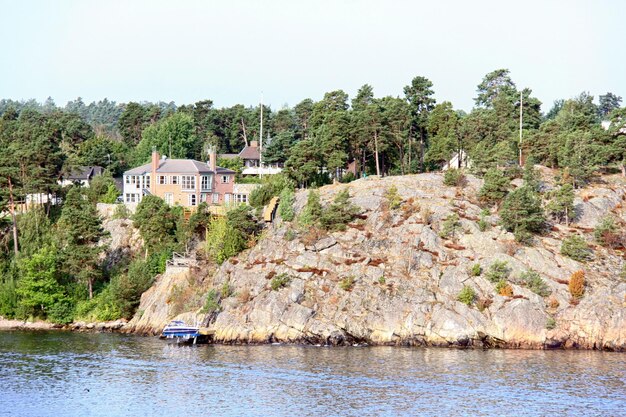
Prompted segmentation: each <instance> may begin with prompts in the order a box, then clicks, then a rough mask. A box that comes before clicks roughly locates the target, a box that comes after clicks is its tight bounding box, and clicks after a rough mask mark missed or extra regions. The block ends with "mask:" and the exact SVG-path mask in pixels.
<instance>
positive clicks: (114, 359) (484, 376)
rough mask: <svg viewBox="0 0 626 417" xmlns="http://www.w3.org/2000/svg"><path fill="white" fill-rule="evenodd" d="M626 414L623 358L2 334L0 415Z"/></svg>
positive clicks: (615, 355) (591, 354)
mask: <svg viewBox="0 0 626 417" xmlns="http://www.w3.org/2000/svg"><path fill="white" fill-rule="evenodd" d="M190 414H204V415H220V416H396V415H412V416H413V415H432V416H440V415H489V416H497V415H509V416H522V415H532V416H536V415H603V416H618V415H622V416H624V415H626V354H623V353H609V352H586V351H519V350H515V351H514V350H488V351H483V350H452V349H423V348H392V347H370V348H324V347H305V346H195V347H177V346H172V345H168V344H167V343H165V342H163V341H161V340H158V339H157V338H144V337H137V336H127V335H118V334H79V333H67V332H0V415H1V416H156V415H159V416H162V415H168V416H188V415H190Z"/></svg>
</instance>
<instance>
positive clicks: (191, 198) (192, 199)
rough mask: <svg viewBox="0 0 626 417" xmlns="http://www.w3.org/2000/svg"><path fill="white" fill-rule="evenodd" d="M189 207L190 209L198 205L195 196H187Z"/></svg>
mask: <svg viewBox="0 0 626 417" xmlns="http://www.w3.org/2000/svg"><path fill="white" fill-rule="evenodd" d="M189 205H190V206H191V207H193V206H197V205H198V200H196V195H195V194H189Z"/></svg>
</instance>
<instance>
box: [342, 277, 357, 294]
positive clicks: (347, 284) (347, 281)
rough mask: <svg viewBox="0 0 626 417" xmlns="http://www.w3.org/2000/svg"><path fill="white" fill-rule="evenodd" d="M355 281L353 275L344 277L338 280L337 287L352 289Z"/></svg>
mask: <svg viewBox="0 0 626 417" xmlns="http://www.w3.org/2000/svg"><path fill="white" fill-rule="evenodd" d="M355 282H356V280H355V279H354V277H353V276H349V277H345V278H344V279H342V280H341V281H340V282H339V288H341V289H342V290H344V291H352V288H354V284H355Z"/></svg>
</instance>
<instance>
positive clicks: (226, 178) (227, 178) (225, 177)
mask: <svg viewBox="0 0 626 417" xmlns="http://www.w3.org/2000/svg"><path fill="white" fill-rule="evenodd" d="M229 182H230V175H222V184H227V183H229Z"/></svg>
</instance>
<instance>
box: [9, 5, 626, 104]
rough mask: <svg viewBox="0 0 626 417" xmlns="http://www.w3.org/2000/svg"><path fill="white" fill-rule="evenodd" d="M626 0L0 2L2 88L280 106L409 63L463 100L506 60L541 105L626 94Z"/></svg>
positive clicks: (445, 95)
mask: <svg viewBox="0 0 626 417" xmlns="http://www.w3.org/2000/svg"><path fill="white" fill-rule="evenodd" d="M624 22H626V1H620V0H614V1H610V0H604V1H602V0H596V1H579V0H568V1H560V0H552V1H551V0H543V1H539V0H531V1H523V0H521V1H517V2H512V1H505V0H492V1H468V0H459V1H435V0H432V1H427V2H426V1H391V0H388V1H356V0H344V1H339V0H336V1H325V0H316V1H296V0H291V1H272V0H263V1H261V0H258V1H230V0H229V1H226V0H223V1H173V0H172V1H155V0H145V1H137V0H135V1H132V0H126V1H118V0H112V1H111V0H107V1H102V0H95V1H92V0H81V1H70V0H57V1H28V0H21V1H18V0H0V39H2V47H1V48H0V56H1V57H2V59H1V61H0V98H12V99H28V98H35V99H37V100H40V101H43V100H44V99H45V98H46V97H48V96H52V97H53V98H54V100H55V101H56V103H57V104H59V105H64V104H65V103H66V102H67V101H68V100H70V99H74V98H76V97H78V96H81V97H83V99H84V100H85V101H86V102H90V101H92V100H99V99H102V98H104V97H108V98H109V99H111V100H115V101H118V102H127V101H131V100H132V101H141V100H149V101H159V100H162V101H171V100H174V101H176V103H177V104H185V103H193V102H195V101H197V100H200V99H207V98H208V99H212V100H213V101H214V102H215V104H216V105H217V106H218V107H222V106H230V105H233V104H236V103H242V104H246V105H253V104H256V103H258V101H259V99H260V97H261V92H263V96H264V98H265V102H266V103H269V104H270V105H271V106H272V107H273V108H274V109H278V108H281V107H282V106H283V104H289V105H290V106H293V105H295V104H297V103H298V102H299V101H300V100H302V99H304V98H307V97H310V98H312V99H314V100H319V99H320V98H321V97H322V96H323V94H324V93H325V92H327V91H331V90H334V89H343V90H344V91H346V92H347V93H348V94H350V96H351V97H352V96H353V95H354V94H355V93H356V91H357V89H358V88H359V87H360V86H361V85H362V84H364V83H368V84H371V85H372V86H373V87H374V92H375V94H376V95H377V96H383V95H394V96H396V95H402V94H403V92H402V89H403V87H404V86H405V85H407V84H408V83H409V82H410V81H411V79H412V78H413V77H414V76H416V75H422V76H425V77H427V78H429V79H430V80H432V81H433V83H434V90H435V95H436V98H437V100H438V101H439V102H441V101H444V100H449V101H452V103H453V104H454V106H455V107H456V108H462V109H465V110H470V109H471V107H472V105H473V97H475V90H476V85H477V84H478V83H479V82H480V81H481V79H482V77H483V76H484V75H485V74H486V73H488V72H490V71H492V70H494V69H497V68H508V69H510V70H511V76H512V78H513V80H514V81H515V82H516V84H517V85H518V87H530V88H532V89H533V91H534V95H535V96H537V97H538V98H539V99H540V100H542V101H543V102H544V106H543V110H544V111H547V110H548V109H549V107H550V106H551V104H552V102H553V101H554V100H555V99H558V98H569V97H573V96H575V95H577V94H578V93H580V92H581V91H589V92H590V93H591V94H593V95H594V96H596V98H597V96H598V95H599V94H604V93H606V92H607V91H611V92H613V93H615V94H617V95H620V96H622V97H625V98H626V49H624V40H625V39H626V24H625V23H624Z"/></svg>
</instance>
